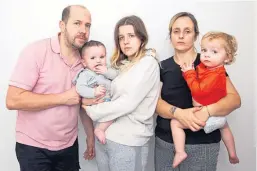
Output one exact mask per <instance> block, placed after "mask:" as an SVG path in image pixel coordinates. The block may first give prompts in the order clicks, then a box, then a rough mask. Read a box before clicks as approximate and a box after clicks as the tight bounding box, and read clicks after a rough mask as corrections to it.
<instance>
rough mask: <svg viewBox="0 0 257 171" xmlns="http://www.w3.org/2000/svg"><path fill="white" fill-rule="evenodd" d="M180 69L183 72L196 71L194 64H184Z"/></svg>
mask: <svg viewBox="0 0 257 171" xmlns="http://www.w3.org/2000/svg"><path fill="white" fill-rule="evenodd" d="M180 68H181V71H182V72H186V71H189V70H192V69H194V63H184V64H182V65H180Z"/></svg>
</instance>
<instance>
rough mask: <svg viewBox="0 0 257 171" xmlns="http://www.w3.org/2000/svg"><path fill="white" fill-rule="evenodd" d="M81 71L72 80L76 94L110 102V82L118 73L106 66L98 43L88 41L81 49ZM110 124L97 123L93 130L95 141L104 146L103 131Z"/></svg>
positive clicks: (103, 48)
mask: <svg viewBox="0 0 257 171" xmlns="http://www.w3.org/2000/svg"><path fill="white" fill-rule="evenodd" d="M80 55H81V58H82V64H83V66H84V69H82V70H81V71H80V72H79V73H78V74H77V75H76V77H75V78H74V80H73V84H75V85H76V90H77V93H78V94H79V95H80V96H81V97H83V98H100V97H102V96H104V95H105V96H104V98H103V100H104V101H110V100H111V96H110V90H111V80H113V79H114V78H115V77H116V76H117V75H118V71H117V70H115V69H113V68H107V66H106V48H105V46H104V44H103V43H101V42H99V41H94V40H90V41H89V42H87V43H85V44H84V45H83V47H82V48H81V51H80ZM111 124H112V121H108V122H101V123H99V124H98V125H97V126H96V128H95V130H94V133H95V136H96V137H97V139H98V140H99V141H100V142H101V143H103V144H105V142H106V140H105V130H106V129H107V128H108V127H109V126H110V125H111Z"/></svg>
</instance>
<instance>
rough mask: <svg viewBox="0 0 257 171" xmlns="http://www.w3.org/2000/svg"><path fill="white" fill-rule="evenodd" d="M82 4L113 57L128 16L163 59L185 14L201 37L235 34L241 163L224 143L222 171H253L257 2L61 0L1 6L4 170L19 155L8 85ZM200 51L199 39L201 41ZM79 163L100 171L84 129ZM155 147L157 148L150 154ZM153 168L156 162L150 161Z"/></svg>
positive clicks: (235, 124)
mask: <svg viewBox="0 0 257 171" xmlns="http://www.w3.org/2000/svg"><path fill="white" fill-rule="evenodd" d="M71 4H81V5H85V6H86V7H88V9H89V10H90V11H91V13H92V29H91V36H90V39H96V40H100V41H102V42H103V43H104V44H105V45H106V47H107V51H108V57H110V56H111V54H112V52H113V47H114V41H113V32H114V26H115V24H116V22H117V21H118V20H119V19H120V18H121V17H123V16H126V15H132V14H134V15H138V16H139V17H141V18H142V19H143V21H144V22H145V25H146V27H147V30H148V33H149V37H150V39H149V44H148V47H152V48H155V49H156V50H157V52H158V54H159V57H160V59H161V60H163V59H166V58H168V57H170V56H171V55H172V54H173V51H172V48H171V46H170V41H169V39H168V25H169V20H170V18H171V17H172V16H173V15H174V14H176V13H177V12H181V11H188V12H191V13H193V14H194V15H195V17H196V18H197V20H198V23H199V27H200V36H202V35H203V34H204V33H206V32H207V31H210V30H219V31H224V32H228V33H230V34H232V35H234V36H235V37H236V38H237V40H238V44H239V49H238V53H237V54H238V55H237V56H236V62H235V63H234V64H232V65H230V66H228V67H226V68H227V72H228V74H229V76H230V78H231V80H232V82H233V83H234V85H235V87H236V88H237V90H238V91H239V93H240V95H241V98H242V106H241V108H240V109H238V110H236V111H234V112H233V113H231V114H230V115H229V116H228V122H229V124H230V126H231V129H232V131H233V133H234V136H235V141H236V147H237V152H238V156H239V158H240V164H237V165H231V164H230V163H229V161H228V155H227V152H226V149H225V148H224V145H223V143H221V149H220V155H219V162H218V171H230V170H232V171H243V170H245V171H254V170H256V166H255V165H256V164H255V163H256V153H255V137H256V136H255V134H256V131H255V130H256V129H255V123H256V117H255V114H254V113H255V110H254V105H257V104H256V102H255V101H254V100H255V97H254V94H255V91H254V87H255V85H257V82H256V81H255V80H256V79H255V77H256V75H255V73H256V72H257V69H256V59H255V58H256V55H257V48H256V45H257V42H256V37H257V33H256V30H257V17H256V16H257V12H256V11H257V3H256V2H195V1H190V2H189V1H170V0H163V1H157V0H140V1H138V0H122V1H119V0H108V1H104V0H84V1H82V0H81V1H79V0H62V1H50V0H44V1H33V0H23V1H17V0H8V1H7V0H6V1H1V2H0V19H1V20H0V21H1V27H0V30H1V39H0V42H1V48H0V54H1V57H0V64H1V67H0V90H1V91H0V92H1V93H0V116H1V119H0V136H1V142H0V170H1V171H18V170H19V165H18V162H17V159H16V156H15V150H14V148H15V121H16V112H15V111H8V110H7V109H6V107H5V96H6V91H7V87H8V80H9V78H10V75H11V73H12V70H13V67H14V65H15V63H16V60H17V58H18V55H19V53H20V51H21V50H22V49H23V48H24V47H25V46H26V45H27V44H28V43H31V42H33V41H36V40H38V39H42V38H46V37H51V36H55V35H56V34H57V32H58V31H59V28H58V23H59V20H60V18H61V12H62V9H63V8H64V7H66V6H67V5H71ZM196 47H197V49H198V50H199V40H197V42H196ZM79 143H80V155H81V156H80V160H81V167H82V170H83V171H97V169H96V165H95V161H94V160H93V161H90V162H88V161H84V160H83V159H82V153H83V151H84V150H85V146H86V145H85V135H84V131H83V129H82V127H81V125H79ZM153 147H154V142H153V143H152V147H151V149H153ZM150 162H151V163H153V161H150Z"/></svg>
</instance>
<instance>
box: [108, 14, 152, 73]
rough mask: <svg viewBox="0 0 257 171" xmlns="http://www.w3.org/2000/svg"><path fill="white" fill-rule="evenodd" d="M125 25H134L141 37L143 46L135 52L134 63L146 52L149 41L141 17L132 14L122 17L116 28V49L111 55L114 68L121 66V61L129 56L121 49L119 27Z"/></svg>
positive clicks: (136, 32) (135, 30)
mask: <svg viewBox="0 0 257 171" xmlns="http://www.w3.org/2000/svg"><path fill="white" fill-rule="evenodd" d="M124 25H132V26H133V28H134V32H135V35H136V36H137V37H138V38H139V39H140V41H141V46H140V48H139V51H138V52H137V53H136V54H135V56H134V58H133V61H132V63H135V62H136V61H139V60H140V59H141V57H143V56H144V55H145V52H146V44H147V43H148V34H147V31H146V28H145V25H144V23H143V21H142V20H141V18H139V17H137V16H135V15H131V16H127V17H124V18H122V19H120V20H119V21H118V22H117V24H116V26H115V30H114V41H115V51H114V54H113V56H112V57H111V65H112V67H114V68H120V65H121V64H122V63H121V61H123V60H124V59H127V56H126V55H125V54H124V53H123V52H122V51H121V47H120V43H119V28H120V26H124Z"/></svg>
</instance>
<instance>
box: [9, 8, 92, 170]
mask: <svg viewBox="0 0 257 171" xmlns="http://www.w3.org/2000/svg"><path fill="white" fill-rule="evenodd" d="M59 26H60V30H61V32H60V33H59V34H58V36H56V37H53V38H49V39H44V40H41V41H38V42H35V43H33V44H31V45H29V46H28V47H26V48H25V49H24V50H23V52H22V53H21V55H20V57H19V60H18V62H17V64H16V67H15V69H14V72H13V74H12V76H11V79H10V83H9V88H8V93H7V98H6V106H7V108H8V109H10V110H18V117H17V123H16V141H17V142H16V155H17V159H18V161H19V164H20V168H21V171H78V170H79V169H80V166H79V158H78V140H77V136H78V129H77V128H78V113H79V109H80V97H79V95H78V94H77V93H76V89H75V88H74V87H73V85H72V79H73V78H74V76H75V75H76V73H77V72H78V71H79V70H80V69H81V68H82V64H81V61H80V60H81V59H80V56H79V51H78V50H79V48H81V47H82V45H83V44H84V43H85V42H87V41H88V38H89V33H90V26H91V15H90V12H89V11H88V10H87V9H86V8H85V7H84V6H78V5H74V6H68V7H66V8H65V9H64V10H63V13H62V21H60V23H59ZM81 120H82V123H83V125H84V127H85V126H86V129H85V130H86V134H87V151H86V152H85V154H84V155H85V156H84V157H85V158H86V159H92V158H93V157H94V155H95V154H94V135H93V124H92V120H90V119H89V117H88V116H87V115H85V114H82V115H81Z"/></svg>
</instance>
